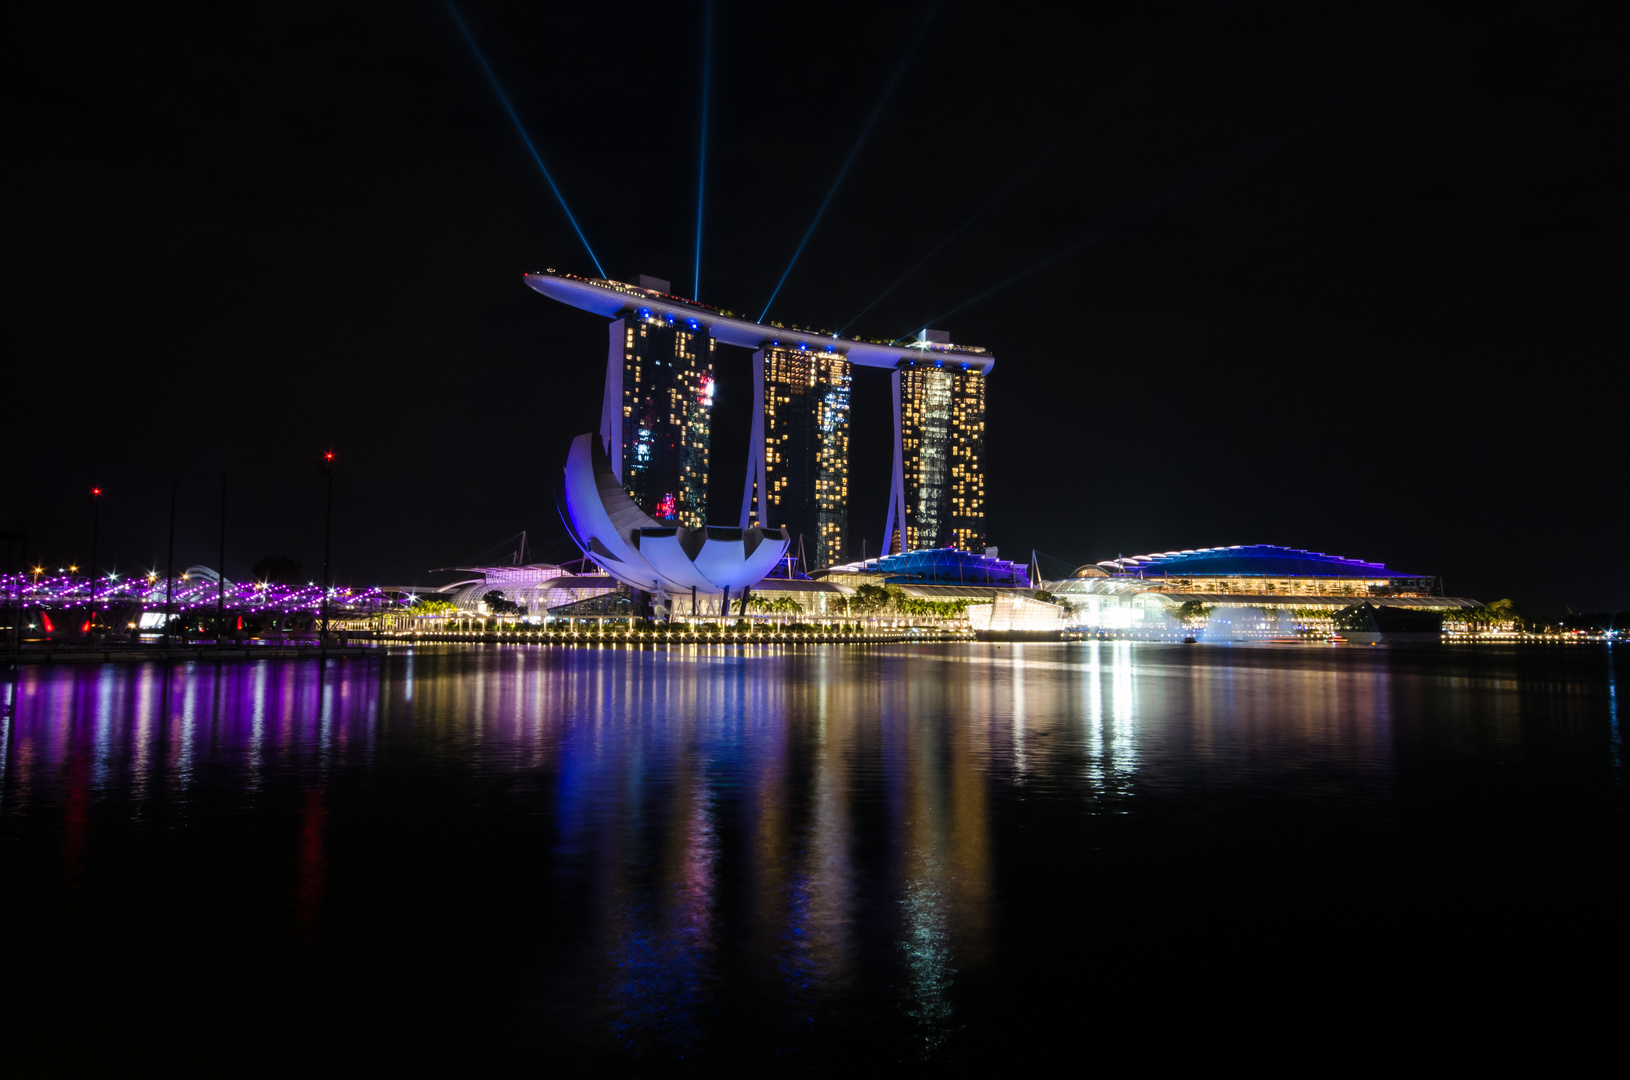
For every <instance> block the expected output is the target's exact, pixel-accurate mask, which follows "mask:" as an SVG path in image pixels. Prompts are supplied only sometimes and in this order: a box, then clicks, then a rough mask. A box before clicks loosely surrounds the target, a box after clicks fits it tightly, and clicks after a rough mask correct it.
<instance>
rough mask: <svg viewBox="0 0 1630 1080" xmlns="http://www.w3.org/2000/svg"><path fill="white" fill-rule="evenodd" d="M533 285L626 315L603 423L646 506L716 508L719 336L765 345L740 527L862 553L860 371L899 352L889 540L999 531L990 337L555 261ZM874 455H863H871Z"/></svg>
mask: <svg viewBox="0 0 1630 1080" xmlns="http://www.w3.org/2000/svg"><path fill="white" fill-rule="evenodd" d="M526 283H527V285H528V286H529V287H531V288H532V289H535V290H537V291H538V292H540V293H542V294H543V295H545V296H548V297H551V298H553V299H555V300H558V301H560V302H561V303H564V304H570V305H571V306H572V307H575V308H579V309H581V310H583V311H590V312H593V313H595V314H597V315H601V316H604V317H606V318H609V319H612V320H614V321H613V322H612V324H611V352H610V354H609V356H608V357H607V363H606V386H605V397H604V406H603V411H602V414H601V421H600V438H601V441H602V443H603V445H604V446H605V447H606V452H607V456H608V457H609V458H610V459H611V462H612V465H613V469H614V471H615V472H616V475H617V479H618V481H619V482H620V483H621V484H622V485H623V487H624V488H625V489H627V491H628V492H629V494H630V495H632V496H633V498H634V501H635V502H636V503H637V504H638V505H639V506H640V508H641V509H643V510H644V511H645V512H646V513H648V514H650V515H651V516H652V517H655V518H659V519H662V520H665V521H666V520H675V521H677V522H678V523H680V524H683V525H686V526H691V527H695V526H699V525H702V524H703V523H704V522H705V520H706V514H707V482H708V472H709V469H708V462H709V442H710V429H711V426H712V424H711V417H712V407H713V343H714V342H715V341H720V342H723V343H724V344H726V345H733V346H738V347H741V348H745V349H752V350H754V355H753V391H754V393H753V400H754V402H755V405H756V407H755V409H754V415H753V433H752V438H751V442H750V444H749V446H748V464H747V483H746V485H745V490H744V491H743V493H742V500H741V527H743V528H745V527H747V526H749V525H754V524H760V525H767V526H771V527H774V526H779V525H785V526H786V527H787V531H788V532H789V533H791V534H792V536H793V549H792V550H793V551H797V550H798V539H799V537H800V536H801V537H803V538H804V543H803V553H804V557H805V560H806V562H807V564H808V565H809V566H810V567H811V568H815V567H819V566H822V565H829V564H831V563H834V562H838V561H841V560H843V559H845V558H848V557H851V556H853V555H854V554H856V553H855V552H852V551H850V550H848V549H849V545H850V537H849V380H850V371H851V368H852V367H853V365H857V364H858V365H860V366H862V367H874V368H888V369H891V370H892V371H893V385H894V457H893V463H892V464H893V475H892V479H893V484H892V487H891V489H890V493H889V509H888V520H887V523H886V524H885V526H884V531H883V536H882V537H881V540H882V549H881V550H882V551H899V550H912V549H919V548H928V547H944V546H946V545H952V546H955V547H958V548H961V549H963V550H967V551H975V552H977V551H980V550H981V549H983V548H984V546H985V512H986V506H985V473H984V453H985V377H986V376H987V375H988V374H989V373H990V370H991V368H992V367H993V366H994V364H995V362H996V358H995V357H993V356H992V355H991V354H990V353H989V352H987V351H986V350H984V349H982V348H980V347H978V346H976V345H953V344H951V342H950V338H949V336H948V335H946V334H945V333H943V332H940V331H933V330H924V331H922V332H921V333H920V334H919V335H918V337H917V340H916V341H913V342H909V343H906V342H884V341H862V340H859V339H857V338H841V337H834V336H832V335H830V334H823V333H818V332H816V331H812V330H801V329H797V328H795V327H785V326H775V325H770V324H765V323H757V322H753V321H751V320H749V319H744V318H741V317H739V316H735V315H730V314H727V313H726V312H723V311H720V310H719V309H717V308H713V307H709V306H708V305H706V304H701V303H697V302H696V301H694V300H686V299H683V298H681V297H677V296H672V295H669V292H668V289H669V286H668V283H667V282H665V281H659V280H657V279H655V278H646V277H641V278H640V280H639V284H638V285H629V284H624V283H623V282H619V281H605V280H601V279H596V278H582V277H578V276H576V275H574V274H567V273H562V272H560V271H556V270H546V271H543V272H542V273H536V274H528V275H526ZM863 464H865V463H863Z"/></svg>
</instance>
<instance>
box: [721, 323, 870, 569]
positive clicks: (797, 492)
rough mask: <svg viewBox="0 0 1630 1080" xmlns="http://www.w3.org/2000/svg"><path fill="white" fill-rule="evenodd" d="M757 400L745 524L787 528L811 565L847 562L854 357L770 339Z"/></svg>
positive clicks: (757, 362) (757, 366) (757, 356)
mask: <svg viewBox="0 0 1630 1080" xmlns="http://www.w3.org/2000/svg"><path fill="white" fill-rule="evenodd" d="M753 398H754V400H755V401H756V402H757V404H758V409H757V412H756V413H755V415H754V417H753V434H752V441H751V444H750V446H749V449H748V462H747V486H746V490H745V491H744V492H743V494H742V519H743V521H744V522H745V523H747V524H757V525H769V526H771V527H776V526H783V525H784V526H786V529H787V532H788V534H789V535H790V536H791V537H792V547H791V549H790V550H791V551H793V552H799V551H800V550H801V551H802V553H803V556H804V561H805V563H806V564H807V565H808V566H809V567H810V568H815V567H821V566H827V565H830V564H831V563H834V562H841V561H842V560H843V558H844V554H845V550H846V547H847V543H848V535H849V361H848V360H846V359H844V357H843V355H842V354H841V353H839V352H838V351H837V349H836V347H834V346H826V347H824V348H822V347H815V348H811V347H810V346H809V345H808V343H805V342H800V343H797V344H782V343H781V342H780V341H771V342H767V343H766V344H765V347H764V348H762V349H759V350H758V351H757V352H755V353H754V354H753ZM800 538H802V541H803V546H802V548H801V549H800V546H799V541H800Z"/></svg>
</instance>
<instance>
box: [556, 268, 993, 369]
mask: <svg viewBox="0 0 1630 1080" xmlns="http://www.w3.org/2000/svg"><path fill="white" fill-rule="evenodd" d="M524 277H525V280H526V284H527V286H528V287H530V288H531V289H532V290H533V291H535V292H538V293H542V294H543V295H544V296H547V297H549V298H550V299H551V300H557V301H559V302H560V303H563V304H566V305H568V306H569V307H575V308H577V309H578V310H580V311H588V312H592V313H594V314H596V315H602V316H605V317H607V318H611V317H615V316H620V315H626V314H628V313H630V312H633V311H638V310H641V309H649V310H650V311H652V312H653V313H660V314H663V315H671V316H674V317H675V318H683V319H687V320H694V321H695V322H697V323H698V324H700V325H705V326H706V327H707V328H708V330H709V332H710V333H711V334H712V335H713V337H714V339H715V340H717V341H722V342H724V343H725V344H726V345H737V346H740V347H742V348H749V349H760V348H764V347H765V346H768V345H773V344H781V345H790V346H794V347H797V346H803V347H805V348H811V349H816V350H828V351H831V352H834V353H837V354H839V355H841V356H843V357H844V359H846V360H848V361H849V362H850V363H852V364H859V365H861V366H862V367H880V368H895V367H898V366H899V365H900V363H901V362H902V361H905V362H909V363H915V364H919V365H921V364H930V365H936V366H942V367H943V366H953V367H961V368H966V369H967V370H969V371H978V372H980V373H981V374H984V373H988V372H989V371H990V369H991V368H993V367H995V366H996V357H994V356H992V355H991V354H990V353H989V352H987V351H986V350H985V349H982V348H980V347H978V346H970V345H952V344H943V343H939V342H921V343H917V344H913V345H879V344H877V343H876V342H872V341H857V340H855V339H853V338H843V337H838V336H836V335H833V334H821V333H817V332H814V331H810V330H802V329H797V328H792V327H784V326H772V325H769V324H767V323H760V322H754V321H753V320H751V319H745V318H740V317H738V316H735V315H726V314H724V313H723V312H722V311H720V310H719V309H718V308H714V307H710V306H708V305H707V304H702V303H698V302H697V301H694V300H686V299H684V298H683V297H678V296H669V295H666V294H664V293H658V292H653V291H652V290H650V289H642V288H640V287H639V286H637V285H629V284H626V283H624V282H620V281H609V280H602V279H595V278H584V277H578V276H577V275H575V274H566V273H563V272H561V271H558V270H552V269H550V270H543V271H540V272H533V273H528V274H526V275H524Z"/></svg>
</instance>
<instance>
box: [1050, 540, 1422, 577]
mask: <svg viewBox="0 0 1630 1080" xmlns="http://www.w3.org/2000/svg"><path fill="white" fill-rule="evenodd" d="M1094 571H1101V572H1103V573H1108V574H1116V575H1123V574H1124V575H1130V576H1133V577H1140V578H1150V577H1183V578H1187V577H1326V578H1328V577H1351V578H1426V577H1430V576H1431V575H1430V574H1410V573H1405V572H1403V571H1401V570H1389V569H1387V568H1386V566H1384V565H1382V564H1381V563H1372V562H1364V561H1363V560H1361V559H1348V558H1343V557H1342V556H1340V555H1326V554H1324V553H1323V552H1321V551H1304V550H1303V549H1301V548H1287V547H1278V546H1276V545H1274V544H1234V545H1232V546H1231V547H1213V548H1192V549H1188V548H1185V549H1184V550H1182V551H1164V552H1156V553H1155V554H1152V555H1133V556H1127V557H1122V558H1118V559H1105V560H1104V561H1103V562H1100V563H1098V564H1097V565H1096V566H1083V567H1080V568H1078V569H1077V570H1076V571H1075V572H1074V573H1073V574H1071V575H1070V576H1071V577H1096V576H1097V574H1096V573H1095V572H1094Z"/></svg>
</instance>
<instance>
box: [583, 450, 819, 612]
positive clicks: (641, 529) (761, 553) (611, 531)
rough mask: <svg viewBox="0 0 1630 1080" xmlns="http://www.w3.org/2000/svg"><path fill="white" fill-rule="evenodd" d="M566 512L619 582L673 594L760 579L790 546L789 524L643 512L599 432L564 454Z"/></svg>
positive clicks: (587, 550) (708, 591) (587, 547)
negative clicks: (669, 518) (692, 520)
mask: <svg viewBox="0 0 1630 1080" xmlns="http://www.w3.org/2000/svg"><path fill="white" fill-rule="evenodd" d="M566 516H567V517H568V518H570V519H571V529H572V533H573V539H574V540H575V541H576V542H577V544H578V546H579V547H581V548H582V549H583V553H584V554H585V555H587V556H588V557H589V558H590V559H593V560H594V561H595V562H596V563H598V564H599V565H600V567H601V568H602V569H604V570H605V572H606V573H608V574H610V575H611V576H612V577H614V578H616V579H617V580H618V581H623V582H627V583H628V584H629V585H632V586H633V587H634V588H636V589H644V590H646V591H647V592H653V593H664V592H666V593H668V594H670V595H674V594H680V593H687V592H690V591H691V590H692V589H695V590H696V591H697V592H698V593H700V594H702V595H704V596H713V595H717V594H718V593H721V592H723V591H725V590H727V589H728V590H738V589H743V588H746V587H748V586H751V585H756V584H758V583H759V581H761V580H762V579H763V578H764V575H765V574H767V573H769V571H770V569H771V568H772V567H774V566H775V564H776V563H777V562H779V561H780V560H781V559H782V558H783V557H784V556H785V555H786V553H787V534H786V530H785V529H775V530H771V529H756V528H749V529H742V528H737V527H735V526H720V525H709V526H706V527H705V528H701V529H686V528H682V527H676V526H673V525H663V524H660V523H659V522H657V521H656V520H655V519H653V518H651V517H649V516H647V515H646V513H645V511H643V510H641V509H640V508H639V506H638V505H636V504H635V502H634V500H633V499H632V498H630V497H629V495H628V492H626V491H624V490H623V486H622V484H621V483H620V482H619V481H618V480H617V475H616V474H615V473H613V472H612V471H611V459H610V458H608V457H607V456H606V451H605V447H603V446H601V445H600V440H599V438H598V436H595V435H592V434H590V435H579V436H578V437H577V438H575V439H573V440H572V448H571V452H570V453H569V454H568V455H567V457H566Z"/></svg>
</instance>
